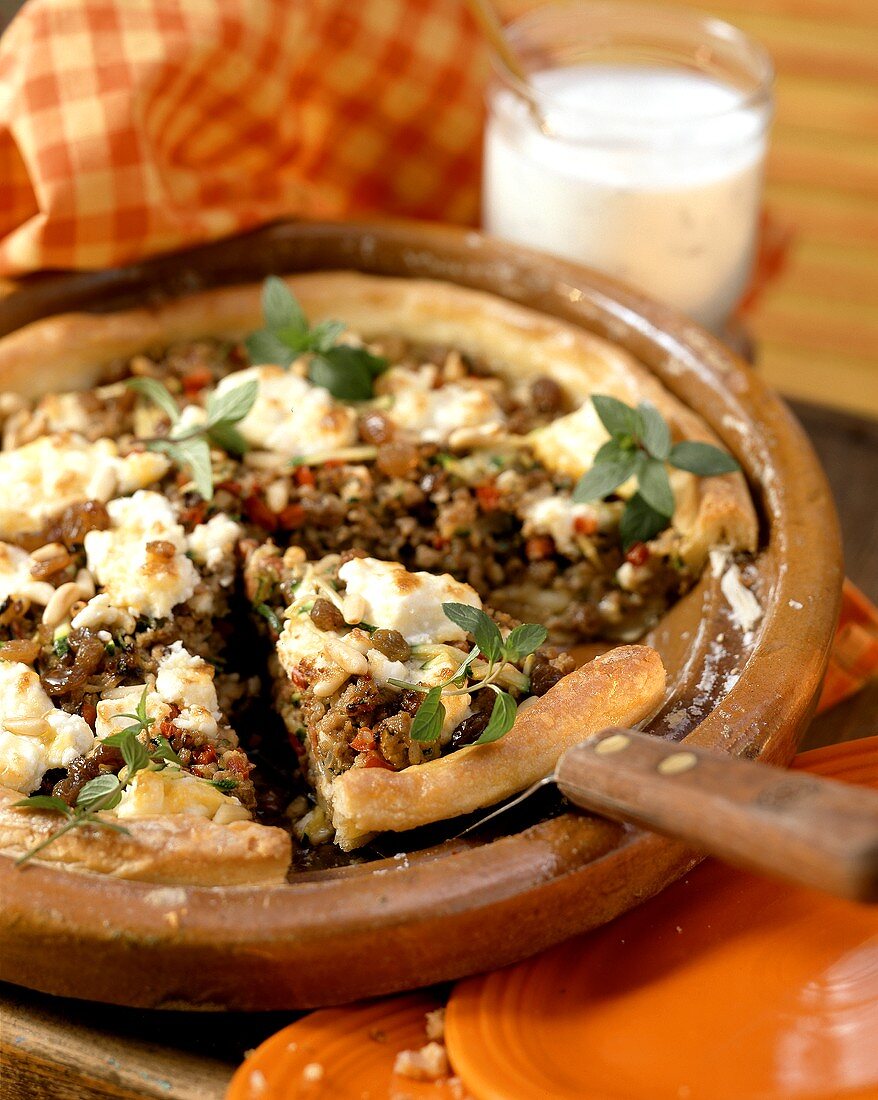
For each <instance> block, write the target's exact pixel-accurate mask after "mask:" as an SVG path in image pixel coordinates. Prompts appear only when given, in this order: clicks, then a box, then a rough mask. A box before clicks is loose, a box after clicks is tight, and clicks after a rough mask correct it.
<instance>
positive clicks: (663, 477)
mask: <svg viewBox="0 0 878 1100" xmlns="http://www.w3.org/2000/svg"><path fill="white" fill-rule="evenodd" d="M637 484H638V486H639V490H640V496H641V497H643V499H644V500H645V501H646V503H647V504H648V505H649V506H650V508H653V509H654V510H655V511H656V512H658V513H659V514H660V515H662V516H667V518H668V519H670V518H671V516H672V515H673V514H674V503H675V502H674V492H673V490H672V489H671V482H670V480H669V478H668V471H667V470H666V469H665V464H664V462H662V461H661V459H658V458H649V457H648V456H647V455H645V454H641V455H640V460H639V462H638V471H637Z"/></svg>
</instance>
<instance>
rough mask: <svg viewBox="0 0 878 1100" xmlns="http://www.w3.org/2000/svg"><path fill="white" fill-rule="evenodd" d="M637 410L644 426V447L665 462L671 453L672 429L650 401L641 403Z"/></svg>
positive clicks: (642, 436) (642, 435) (642, 440)
mask: <svg viewBox="0 0 878 1100" xmlns="http://www.w3.org/2000/svg"><path fill="white" fill-rule="evenodd" d="M637 410H638V412H639V413H640V421H641V424H642V426H643V428H642V434H641V437H640V440H641V442H642V443H643V446H644V447H646V449H647V451H649V453H650V454H651V455H652V457H653V458H660V459H661V460H662V462H665V461H666V460H667V457H668V455H669V454H670V451H671V429H670V428H669V427H668V425H667V421H666V420H665V418H664V417H663V416H662V414H661V413H660V412H659V411H658V409H657V408H656V407H655V405H653V404H651V403H650V402H649V401H641V402H640V404H639V405H638V406H637Z"/></svg>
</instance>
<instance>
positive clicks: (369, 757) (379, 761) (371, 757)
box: [363, 749, 396, 772]
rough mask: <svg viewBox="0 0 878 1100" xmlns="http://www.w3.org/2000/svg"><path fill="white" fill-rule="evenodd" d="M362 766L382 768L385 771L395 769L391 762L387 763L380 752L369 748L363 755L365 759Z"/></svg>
mask: <svg viewBox="0 0 878 1100" xmlns="http://www.w3.org/2000/svg"><path fill="white" fill-rule="evenodd" d="M363 767H364V768H384V770H385V771H388V772H392V771H396V769H395V768H394V767H393V765H392V764H388V763H387V761H386V760H385V759H384V757H383V756H382V755H381V753H380V752H377V751H376V750H375V749H369V751H368V752H367V753H366V755H365V761H364V763H363Z"/></svg>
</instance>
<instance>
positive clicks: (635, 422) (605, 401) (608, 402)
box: [591, 393, 643, 439]
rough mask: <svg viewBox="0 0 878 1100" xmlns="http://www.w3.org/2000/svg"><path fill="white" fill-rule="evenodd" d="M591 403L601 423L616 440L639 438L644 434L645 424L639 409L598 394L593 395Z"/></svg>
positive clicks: (615, 398) (614, 398)
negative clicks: (629, 437) (631, 437)
mask: <svg viewBox="0 0 878 1100" xmlns="http://www.w3.org/2000/svg"><path fill="white" fill-rule="evenodd" d="M591 403H592V404H593V405H594V407H595V412H596V413H597V414H598V417H599V418H600V421H601V423H602V424H603V426H604V427H605V428H606V429H607V431H608V432H609V433H610V435H611V436H613V437H614V438H616V439H618V438H624V437H625V436H638V437H639V436H640V435H641V434H642V432H643V424H642V422H641V419H640V413H639V412H638V411H637V409H632V408H631V406H630V405H626V404H625V402H624V401H620V400H619V399H618V398H617V397H610V396H608V395H607V394H600V393H596V394H593V395H592V399H591Z"/></svg>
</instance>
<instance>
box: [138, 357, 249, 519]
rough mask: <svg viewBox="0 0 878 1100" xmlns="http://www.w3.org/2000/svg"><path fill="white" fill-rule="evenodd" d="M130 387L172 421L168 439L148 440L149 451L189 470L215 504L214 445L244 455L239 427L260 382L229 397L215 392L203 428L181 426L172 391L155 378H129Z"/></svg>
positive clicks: (230, 392)
mask: <svg viewBox="0 0 878 1100" xmlns="http://www.w3.org/2000/svg"><path fill="white" fill-rule="evenodd" d="M128 386H129V388H130V389H132V390H135V391H136V392H137V393H140V394H142V395H143V396H144V397H146V398H148V399H149V400H150V401H152V402H153V403H154V404H156V405H158V406H159V408H160V409H161V410H162V411H163V412H164V413H165V415H166V416H167V417H168V419H169V420H170V421H171V431H170V434H169V435H168V437H167V438H161V439H147V440H146V441H145V442H146V447H147V450H150V451H159V452H161V453H162V454H166V455H167V456H168V457H169V458H170V459H171V461H172V462H174V463H175V464H176V465H177V466H179V467H180V468H181V469H182V468H187V469H188V470H189V471H190V473H191V474H192V480H193V481H194V482H195V488H196V489H197V490H198V492H199V493H200V494H201V496H203V497H204V499H205V500H212V499H213V467H212V465H211V461H210V446H211V444H213V445H214V446H215V447H220V448H221V449H222V450H224V451H228V452H229V454H235V455H242V454H244V452H245V451H246V450H247V441H246V440H245V439H244V437H243V436H242V435H241V433H240V432H239V431H238V429H237V428H236V427H235V425H236V424H238V423H239V422H240V421H241V420H243V419H244V417H245V416H246V415H247V413H248V412H250V410H251V409H252V408H253V403H254V402H255V401H256V394H257V392H258V389H259V383H258V382H257V381H256V379H250V380H249V381H248V382H242V383H241V385H240V386H235V387H234V389H231V390H227V391H226V392H225V393H222V394H218V393H216V392H215V391H213V392H211V393H210V394H209V395H208V398H207V404H206V405H205V413H206V418H205V420H204V422H203V423H202V424H185V423H183V422H181V418H180V412H179V410H178V408H177V402H176V401H175V400H174V398H173V396H172V394H171V392H170V391H169V390H168V388H167V387H166V386H164V385H162V383H161V382H159V381H157V380H156V379H155V378H129V379H128Z"/></svg>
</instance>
